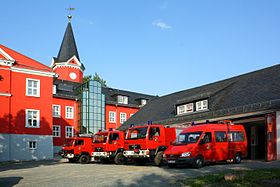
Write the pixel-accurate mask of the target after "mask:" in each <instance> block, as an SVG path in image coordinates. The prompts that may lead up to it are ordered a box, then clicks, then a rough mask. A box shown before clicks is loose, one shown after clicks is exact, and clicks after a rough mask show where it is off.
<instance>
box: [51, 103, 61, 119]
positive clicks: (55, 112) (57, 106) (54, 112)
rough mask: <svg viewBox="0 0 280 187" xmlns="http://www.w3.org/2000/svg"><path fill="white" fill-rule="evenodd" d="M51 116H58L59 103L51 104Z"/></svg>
mask: <svg viewBox="0 0 280 187" xmlns="http://www.w3.org/2000/svg"><path fill="white" fill-rule="evenodd" d="M52 113H53V117H56V118H60V105H53V106H52Z"/></svg>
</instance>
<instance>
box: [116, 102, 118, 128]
mask: <svg viewBox="0 0 280 187" xmlns="http://www.w3.org/2000/svg"><path fill="white" fill-rule="evenodd" d="M117 128H118V104H116V128H115V129H117Z"/></svg>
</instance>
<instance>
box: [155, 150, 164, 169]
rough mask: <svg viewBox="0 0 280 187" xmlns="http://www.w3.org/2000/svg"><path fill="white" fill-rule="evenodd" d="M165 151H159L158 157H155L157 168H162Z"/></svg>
mask: <svg viewBox="0 0 280 187" xmlns="http://www.w3.org/2000/svg"><path fill="white" fill-rule="evenodd" d="M162 156H163V151H159V152H158V153H157V155H156V157H155V160H154V161H155V164H156V165H157V166H160V165H161V164H162V160H163V157H162Z"/></svg>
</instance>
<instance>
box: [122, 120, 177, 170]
mask: <svg viewBox="0 0 280 187" xmlns="http://www.w3.org/2000/svg"><path fill="white" fill-rule="evenodd" d="M175 138H176V129H175V128H169V127H165V126H163V125H160V124H152V125H144V126H135V127H131V128H129V129H128V130H127V133H126V139H125V141H124V152H123V156H124V157H125V158H126V159H131V160H133V161H135V162H136V163H137V164H141V165H143V164H145V163H146V162H147V161H152V162H154V163H155V164H156V165H158V166H159V165H161V164H162V155H163V152H164V150H166V149H167V148H168V146H170V144H171V142H172V141H174V140H175Z"/></svg>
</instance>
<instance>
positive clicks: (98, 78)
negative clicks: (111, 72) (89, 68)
mask: <svg viewBox="0 0 280 187" xmlns="http://www.w3.org/2000/svg"><path fill="white" fill-rule="evenodd" d="M93 80H95V81H98V82H99V83H100V84H101V86H102V87H105V88H106V87H107V83H106V81H105V80H104V79H102V78H101V77H100V76H99V75H98V74H97V73H96V72H95V74H94V77H93Z"/></svg>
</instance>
